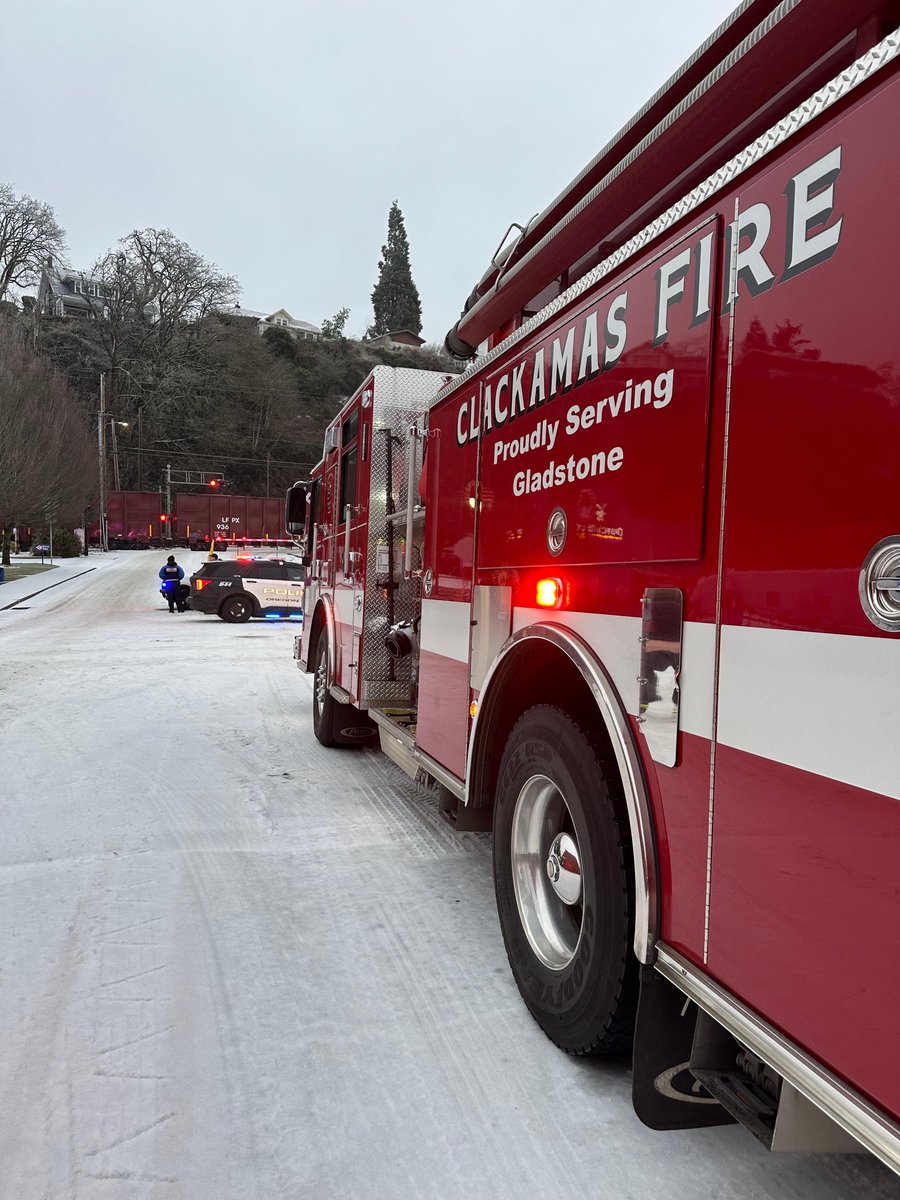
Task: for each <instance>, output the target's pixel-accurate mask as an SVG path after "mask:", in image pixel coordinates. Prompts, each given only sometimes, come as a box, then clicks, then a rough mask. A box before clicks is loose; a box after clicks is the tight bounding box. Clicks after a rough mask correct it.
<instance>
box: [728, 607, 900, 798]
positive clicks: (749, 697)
mask: <svg viewBox="0 0 900 1200" xmlns="http://www.w3.org/2000/svg"><path fill="white" fill-rule="evenodd" d="M720 671H721V679H720V683H719V727H718V733H719V741H720V742H721V743H722V744H723V745H726V746H732V747H734V748H735V749H737V750H746V751H747V752H749V753H750V754H756V755H759V756H761V757H763V758H769V759H773V760H774V761H775V762H780V763H785V764H786V765H788V766H791V767H799V768H800V769H801V770H804V771H809V772H811V773H812V774H815V775H824V776H827V777H828V778H830V779H837V780H839V781H840V782H842V783H849V784H852V785H853V786H854V787H859V788H865V789H867V790H868V791H871V792H880V793H883V794H884V795H886V796H892V797H894V798H898V799H900V739H898V737H897V732H896V731H897V730H898V729H900V641H897V640H896V639H894V638H879V637H850V636H846V635H841V634H834V633H806V632H801V631H799V630H792V629H757V628H746V627H744V626H735V625H726V626H725V627H724V628H723V630H722V656H721V667H720Z"/></svg>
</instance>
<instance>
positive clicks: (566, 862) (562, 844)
mask: <svg viewBox="0 0 900 1200" xmlns="http://www.w3.org/2000/svg"><path fill="white" fill-rule="evenodd" d="M547 878H548V879H549V880H550V884H551V886H552V888H553V890H554V892H556V894H557V896H559V898H560V900H562V902H563V904H577V903H578V902H579V900H580V899H581V860H580V859H579V857H578V843H577V842H576V841H575V839H574V838H572V837H570V836H569V835H568V834H567V833H560V834H557V836H556V837H555V838H554V839H553V845H552V846H551V847H550V854H549V857H548V858H547Z"/></svg>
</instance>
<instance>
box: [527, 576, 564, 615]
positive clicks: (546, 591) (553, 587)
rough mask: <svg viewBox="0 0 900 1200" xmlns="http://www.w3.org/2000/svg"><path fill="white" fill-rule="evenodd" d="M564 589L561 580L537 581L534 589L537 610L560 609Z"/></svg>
mask: <svg viewBox="0 0 900 1200" xmlns="http://www.w3.org/2000/svg"><path fill="white" fill-rule="evenodd" d="M565 594H566V589H565V587H564V585H563V581H562V580H561V579H539V580H538V581H537V586H536V587H535V596H534V598H535V603H536V604H537V606H538V608H561V607H562V603H563V600H564V599H565Z"/></svg>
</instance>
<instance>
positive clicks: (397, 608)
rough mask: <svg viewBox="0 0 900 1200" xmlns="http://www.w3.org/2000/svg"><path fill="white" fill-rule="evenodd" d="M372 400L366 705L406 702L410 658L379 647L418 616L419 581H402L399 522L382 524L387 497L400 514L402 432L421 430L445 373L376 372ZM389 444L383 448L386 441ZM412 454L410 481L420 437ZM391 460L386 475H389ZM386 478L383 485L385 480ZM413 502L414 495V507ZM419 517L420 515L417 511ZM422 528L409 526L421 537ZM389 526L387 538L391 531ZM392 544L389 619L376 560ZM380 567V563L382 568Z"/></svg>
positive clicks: (405, 440) (417, 467) (417, 562)
mask: <svg viewBox="0 0 900 1200" xmlns="http://www.w3.org/2000/svg"><path fill="white" fill-rule="evenodd" d="M373 375H374V385H373V389H372V391H373V395H372V430H373V433H372V448H371V451H370V453H371V481H370V492H369V544H368V551H367V559H366V572H365V581H366V582H365V589H364V594H363V599H364V605H365V622H364V629H363V654H362V665H363V674H362V682H361V688H362V692H361V695H362V699H363V701H364V702H365V703H369V704H375V703H379V702H380V703H385V702H394V703H408V702H409V701H410V699H411V691H412V689H411V684H412V673H411V668H412V659H411V657H410V656H408V657H407V658H405V659H401V660H400V661H399V662H395V661H394V660H393V659H392V658H391V656H390V655H389V654H388V652H387V649H386V648H385V645H384V637H385V634H386V633H387V630H388V626H389V624H390V623H391V616H393V622H394V623H395V624H396V623H397V622H398V621H411V620H412V619H413V618H414V617H416V616H417V615H418V611H419V598H420V589H421V583H420V579H419V578H418V577H417V576H413V578H412V579H408V580H407V579H403V577H402V576H403V546H404V544H405V538H406V520H405V517H403V518H400V519H397V520H396V521H395V522H393V523H390V522H389V521H388V513H389V504H388V493H389V491H390V493H391V497H392V505H391V507H393V509H394V510H395V513H404V514H405V512H406V509H407V503H408V497H407V479H408V462H409V459H408V454H409V447H410V437H409V430H410V427H413V426H416V427H418V428H419V429H421V428H422V427H423V424H424V416H425V414H426V413H427V411H428V409H429V408H430V407H431V404H432V402H433V401H434V398H435V396H436V394H437V392H438V390H439V389H440V387H441V385H442V383H443V381H444V380H445V379H446V375H444V374H441V373H440V372H437V371H416V370H411V369H408V368H404V367H386V366H379V367H375V369H374V371H373ZM389 439H390V451H389V449H388V443H389ZM412 447H413V453H414V455H415V463H414V471H413V479H414V481H415V484H417V483H418V479H419V475H420V473H421V469H422V440H421V438H415V439H413V440H412ZM389 462H390V472H389ZM389 473H390V476H391V478H390V480H389V478H388V476H389ZM417 502H418V496H417V494H416V493H415V486H414V495H413V503H414V504H415V503H417ZM422 515H424V510H422ZM422 528H423V523H422V521H421V519H420V520H418V521H417V522H416V529H417V531H418V538H419V539H421V534H422ZM391 529H392V530H393V533H391ZM391 542H393V548H394V563H395V564H396V565H397V568H398V569H397V570H395V571H394V578H395V582H396V587H395V589H394V593H393V614H391V611H390V599H389V595H388V590H387V586H386V585H387V582H388V578H389V577H388V575H386V574H384V573H382V574H378V565H379V561H378V560H379V549H380V550H381V555H382V558H383V555H384V550H385V547H389V546H390V545H391ZM415 546H416V538H415V537H414V552H413V561H412V569H413V571H417V570H421V566H422V556H421V549H420V548H419V549H418V551H417V550H416V549H415ZM382 565H383V564H382Z"/></svg>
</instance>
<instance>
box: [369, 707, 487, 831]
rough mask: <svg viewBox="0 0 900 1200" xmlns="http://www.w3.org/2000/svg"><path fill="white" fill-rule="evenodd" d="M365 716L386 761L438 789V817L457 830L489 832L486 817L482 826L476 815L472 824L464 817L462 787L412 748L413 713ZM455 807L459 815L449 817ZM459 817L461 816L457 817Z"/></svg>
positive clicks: (402, 711) (389, 711)
mask: <svg viewBox="0 0 900 1200" xmlns="http://www.w3.org/2000/svg"><path fill="white" fill-rule="evenodd" d="M367 711H368V715H369V716H370V717H371V718H372V720H373V721H374V722H375V724H376V725H377V726H378V733H379V737H380V740H381V749H382V750H383V751H384V753H385V754H386V755H387V756H388V758H389V759H390V760H391V761H392V762H394V763H396V764H397V766H398V767H400V769H401V770H402V771H405V772H406V774H407V775H409V777H410V778H411V779H419V778H420V777H421V775H422V774H423V773H424V774H425V775H426V776H428V777H429V778H430V779H431V780H433V782H434V783H435V784H437V785H438V786H439V787H440V789H441V802H440V807H441V814H442V815H443V816H444V817H445V818H446V819H447V820H448V821H450V823H451V824H452V825H454V826H455V827H456V828H457V829H459V830H463V829H490V819H489V818H490V814H489V813H488V823H487V824H486V825H485V824H484V823H483V821H482V819H481V818H480V817H479V815H478V814H475V817H474V820H473V819H472V818H471V817H470V816H467V815H465V813H464V810H465V807H466V806H465V805H464V804H463V797H464V796H465V786H464V784H463V783H462V781H461V780H459V779H457V778H456V776H455V775H453V774H452V772H450V771H448V770H447V768H446V767H444V766H442V765H441V764H440V763H439V762H436V761H435V759H433V758H432V757H431V756H430V755H428V754H424V753H423V752H422V751H421V750H420V749H419V748H418V746H417V745H416V739H415V717H416V715H415V712H414V711H412V710H409V709H378V708H370V709H368V710H367ZM453 806H458V809H459V810H460V811H458V812H455V814H454V815H453V816H451V815H450V813H449V810H450V808H451V807H453ZM461 814H462V815H461Z"/></svg>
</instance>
